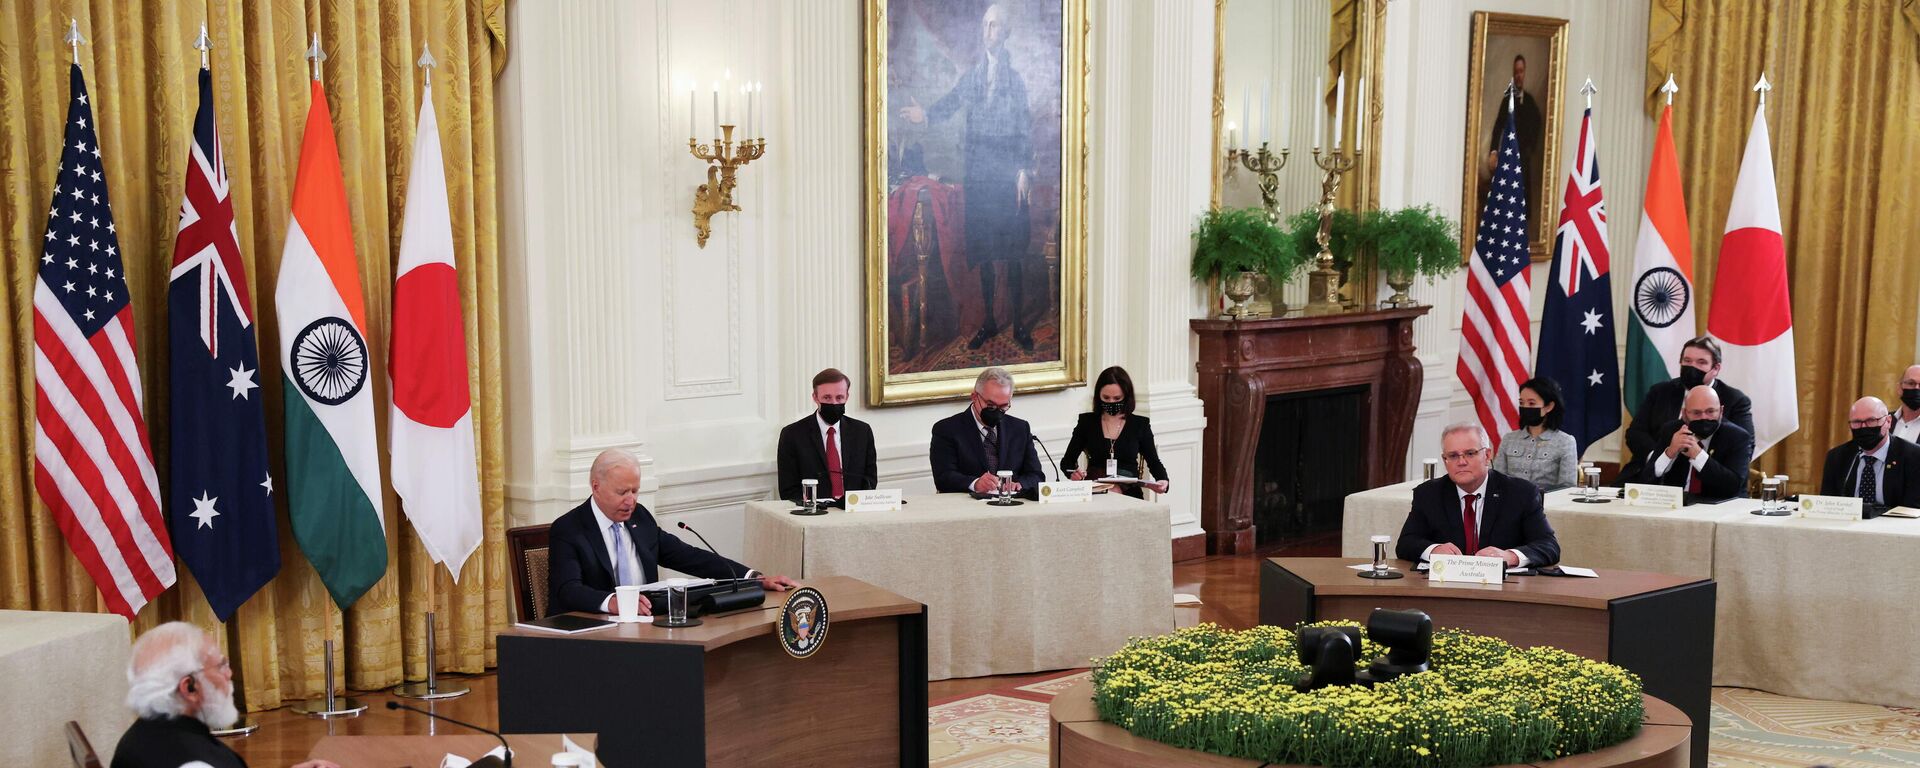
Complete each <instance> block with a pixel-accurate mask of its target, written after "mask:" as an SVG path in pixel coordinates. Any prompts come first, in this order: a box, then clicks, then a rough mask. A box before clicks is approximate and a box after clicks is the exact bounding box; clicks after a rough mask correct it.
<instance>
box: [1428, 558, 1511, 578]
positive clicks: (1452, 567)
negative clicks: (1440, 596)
mask: <svg viewBox="0 0 1920 768" xmlns="http://www.w3.org/2000/svg"><path fill="white" fill-rule="evenodd" d="M1428 563H1429V565H1428V566H1427V579H1428V580H1430V581H1440V582H1448V581H1453V582H1463V583H1467V584H1499V583H1500V582H1501V581H1502V580H1503V579H1505V578H1506V577H1507V560H1506V558H1502V557H1475V556H1473V555H1434V556H1433V557H1432V558H1431V559H1429V560H1428Z"/></svg>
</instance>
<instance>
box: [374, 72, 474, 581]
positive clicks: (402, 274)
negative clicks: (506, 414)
mask: <svg viewBox="0 0 1920 768" xmlns="http://www.w3.org/2000/svg"><path fill="white" fill-rule="evenodd" d="M427 60H429V61H430V60H431V59H427ZM418 130H419V133H418V134H417V135H416V136H415V137H414V139H413V169H412V170H411V171H409V172H408V174H407V179H408V180H407V212H406V219H405V225H404V228H403V229H402V231H401V234H400V264H399V265H398V266H397V267H395V268H394V271H395V272H396V276H395V277H394V283H393V344H392V346H391V347H390V349H391V350H392V352H391V354H390V355H388V367H389V370H390V372H391V375H392V377H393V403H392V408H391V410H390V411H389V418H388V420H387V423H388V426H389V433H388V438H389V440H390V442H391V444H392V449H393V450H392V457H393V463H392V466H393V490H394V491H395V492H396V493H398V494H400V506H401V508H402V509H403V510H405V512H406V513H407V519H408V520H412V521H413V527H414V530H417V531H419V532H420V543H421V544H422V545H423V546H425V548H426V550H427V554H428V555H429V556H431V557H433V561H434V562H436V563H444V564H445V565H446V566H447V571H448V572H449V573H451V574H453V580H454V581H455V582H458V581H459V580H460V567H461V566H462V565H464V564H465V563H466V561H467V556H468V555H471V554H473V551H474V549H476V548H478V547H479V546H480V539H481V536H482V531H481V526H480V463H479V460H478V459H477V458H476V454H475V452H474V447H473V407H472V402H473V399H472V393H471V392H470V390H469V388H468V386H467V374H468V371H469V370H471V368H470V367H469V366H468V365H467V330H466V325H465V322H464V321H463V320H462V319H461V315H460V278H459V273H458V272H456V271H455V270H454V264H453V224H452V217H451V215H450V214H449V212H448V205H447V173H446V168H445V166H444V165H443V164H442V161H441V153H440V121H439V120H438V119H437V118H435V117H434V113H433V86H432V85H431V84H429V85H428V86H427V87H426V89H425V91H424V93H423V94H422V95H421V97H420V121H419V129H418Z"/></svg>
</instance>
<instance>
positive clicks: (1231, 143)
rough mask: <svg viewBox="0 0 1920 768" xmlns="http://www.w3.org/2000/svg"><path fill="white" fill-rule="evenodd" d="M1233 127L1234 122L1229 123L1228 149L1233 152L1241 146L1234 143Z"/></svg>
mask: <svg viewBox="0 0 1920 768" xmlns="http://www.w3.org/2000/svg"><path fill="white" fill-rule="evenodd" d="M1233 128H1234V125H1233V123H1231V122H1229V123H1227V151H1228V152H1232V151H1234V150H1235V149H1238V148H1239V147H1240V145H1238V144H1235V143H1234V133H1233Z"/></svg>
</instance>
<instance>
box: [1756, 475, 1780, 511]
mask: <svg viewBox="0 0 1920 768" xmlns="http://www.w3.org/2000/svg"><path fill="white" fill-rule="evenodd" d="M1779 505H1780V481H1779V480H1776V479H1774V478H1771V477H1768V478H1763V479H1762V480H1761V481H1760V511H1762V512H1772V511H1773V510H1774V508H1775V507H1778V506H1779Z"/></svg>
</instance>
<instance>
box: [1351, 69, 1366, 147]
mask: <svg viewBox="0 0 1920 768" xmlns="http://www.w3.org/2000/svg"><path fill="white" fill-rule="evenodd" d="M1353 110H1354V111H1353V115H1354V117H1356V118H1358V117H1363V116H1365V115H1366V114H1367V76H1366V75H1361V76H1360V92H1359V94H1358V97H1357V98H1356V100H1355V101H1354V102H1353ZM1366 141H1367V121H1366V120H1355V121H1354V123H1353V153H1354V154H1356V155H1357V154H1360V148H1361V147H1362V146H1364V145H1365V144H1366Z"/></svg>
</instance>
